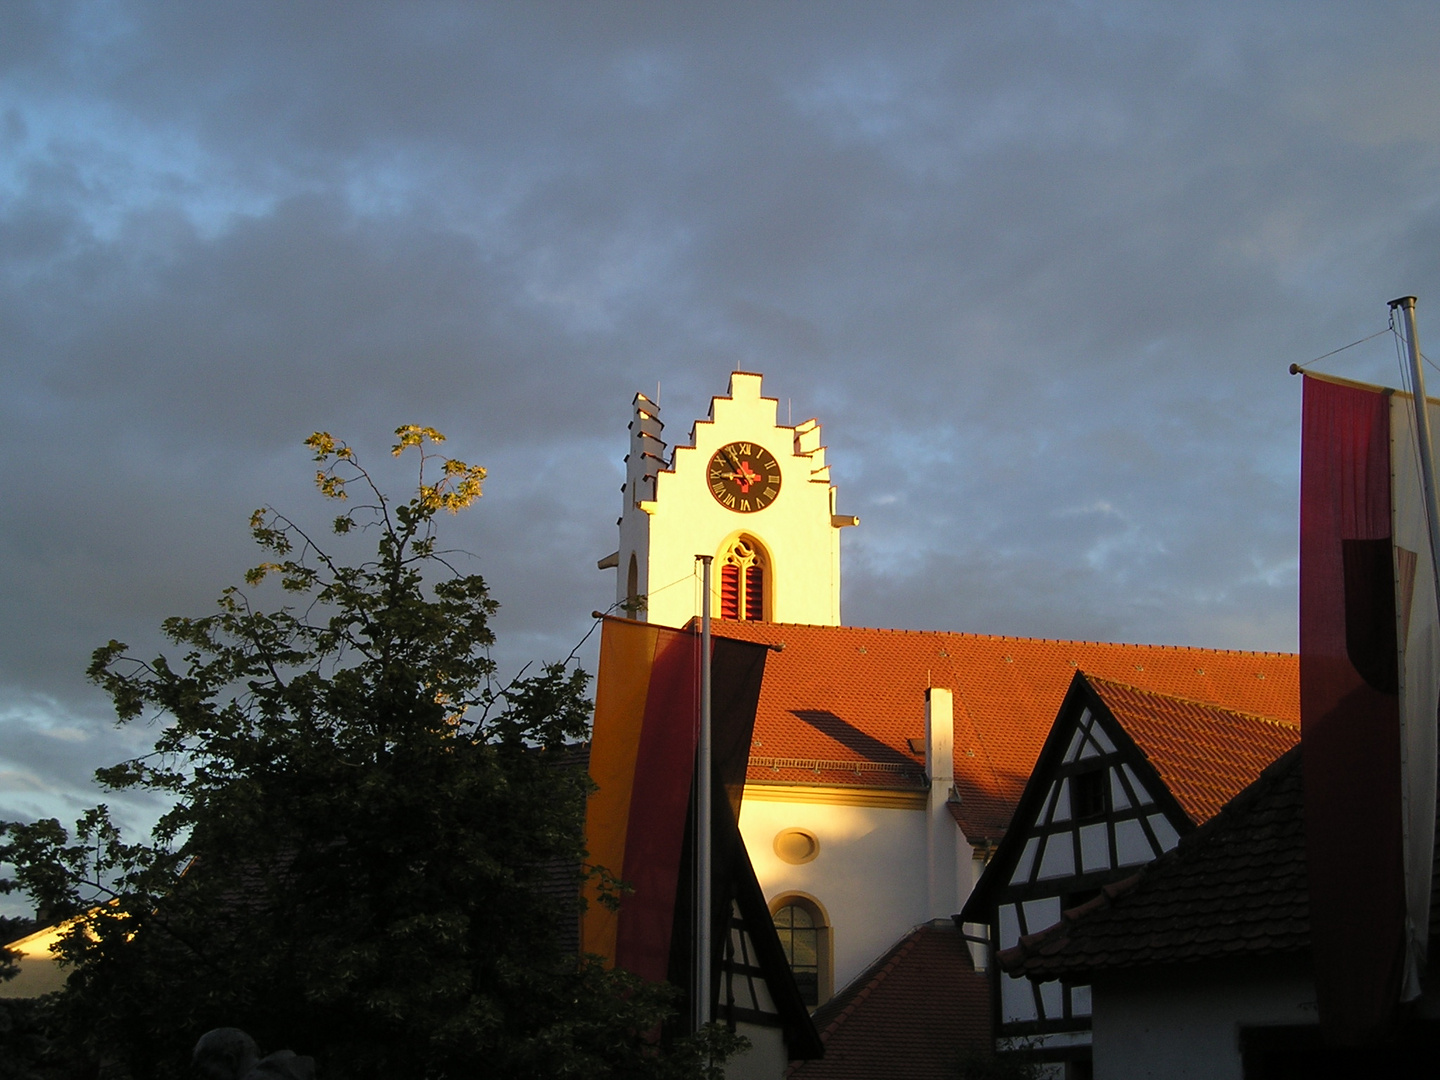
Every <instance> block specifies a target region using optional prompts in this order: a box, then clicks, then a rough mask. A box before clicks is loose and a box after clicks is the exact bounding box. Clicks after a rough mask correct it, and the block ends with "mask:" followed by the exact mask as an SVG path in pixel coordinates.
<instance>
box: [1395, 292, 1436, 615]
mask: <svg viewBox="0 0 1440 1080" xmlns="http://www.w3.org/2000/svg"><path fill="white" fill-rule="evenodd" d="M1397 307H1398V308H1400V309H1402V310H1403V311H1404V313H1405V346H1406V348H1407V350H1408V351H1409V353H1410V389H1411V390H1413V391H1414V393H1415V438H1416V441H1417V442H1418V443H1419V444H1420V483H1421V485H1422V486H1423V487H1424V496H1425V518H1426V522H1427V524H1428V525H1429V526H1430V566H1431V568H1432V570H1433V571H1434V573H1435V598H1436V603H1437V604H1440V514H1437V513H1436V502H1435V466H1434V462H1433V460H1432V457H1431V455H1432V454H1433V453H1434V450H1433V445H1434V444H1433V443H1432V441H1431V438H1430V410H1429V409H1428V408H1426V406H1425V371H1424V368H1423V366H1422V365H1421V363H1420V339H1419V338H1418V337H1417V336H1416V333H1415V297H1413V296H1402V297H1400V299H1398V300H1391V301H1390V309H1391V310H1392V311H1393V310H1394V309H1395V308H1397Z"/></svg>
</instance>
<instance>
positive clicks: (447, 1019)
mask: <svg viewBox="0 0 1440 1080" xmlns="http://www.w3.org/2000/svg"><path fill="white" fill-rule="evenodd" d="M396 435H397V437H398V439H397V442H396V444H395V446H394V447H393V452H394V454H395V455H397V456H399V455H402V454H405V453H407V452H409V451H414V452H415V454H416V455H417V456H418V485H417V488H416V490H415V493H414V494H413V495H412V496H411V497H410V498H408V500H406V501H404V502H398V501H395V500H393V499H391V498H389V497H387V496H386V495H385V494H384V493H383V492H382V491H381V489H380V487H379V486H378V485H377V482H376V481H375V480H374V479H373V477H372V475H371V474H370V473H369V472H367V471H366V469H365V468H363V467H362V466H361V464H360V463H359V461H358V459H357V457H356V455H355V453H354V451H353V450H352V449H351V448H350V447H349V446H348V445H345V444H343V443H340V442H337V441H336V440H334V439H333V438H332V437H331V436H330V435H328V434H325V433H317V434H315V435H312V436H311V437H310V438H309V439H308V440H307V445H309V446H310V447H311V449H312V450H313V451H314V454H315V458H316V460H317V461H318V462H319V463H320V465H321V468H320V470H319V471H318V472H317V474H316V481H317V484H318V486H319V488H320V491H321V492H322V493H323V494H324V495H325V496H326V497H328V498H330V499H333V500H337V501H345V500H347V499H348V498H349V496H350V495H351V494H352V493H354V494H358V495H359V496H360V497H359V498H357V499H356V500H355V501H354V503H353V504H350V507H349V508H348V509H345V510H344V512H343V513H341V514H340V515H339V516H338V517H336V518H335V519H334V522H333V525H332V529H333V532H334V534H336V537H338V538H340V539H335V540H332V541H330V542H329V543H330V545H334V546H339V547H344V546H345V545H347V544H352V543H355V542H363V541H364V540H365V538H366V537H367V536H368V537H369V539H370V540H372V541H373V542H374V554H373V556H371V557H368V558H365V559H364V560H363V561H359V562H355V563H349V562H346V561H344V560H343V559H342V558H341V557H340V556H339V555H337V554H334V553H333V551H332V550H331V549H330V547H328V546H322V545H321V544H320V543H319V542H318V541H317V540H315V539H314V538H312V537H311V536H310V535H309V534H308V533H307V532H306V531H305V530H303V529H302V528H301V526H300V525H298V524H297V523H296V522H295V521H293V520H291V519H289V518H287V517H285V516H284V515H282V514H279V513H277V512H276V511H275V510H273V509H264V510H260V511H256V513H255V515H254V516H253V518H252V519H251V531H252V533H253V535H254V538H255V540H256V542H257V543H258V544H259V545H260V546H261V547H262V548H263V549H265V551H266V553H267V554H266V559H267V561H266V562H263V563H261V564H260V565H259V566H257V567H256V568H254V569H253V570H251V571H250V572H249V573H247V574H246V575H245V583H246V584H245V586H244V587H239V588H228V589H226V590H225V591H224V593H223V594H222V596H221V597H220V601H219V607H218V610H217V611H216V612H215V613H213V614H211V615H207V616H204V617H202V618H172V619H169V620H167V621H166V622H165V623H164V633H165V636H166V638H167V639H168V640H169V641H170V642H172V643H173V644H174V645H175V646H176V647H177V648H178V650H179V656H178V658H175V659H172V658H170V657H167V656H160V657H157V658H155V659H153V660H150V661H142V660H138V659H136V658H133V657H131V656H130V655H129V654H128V653H127V651H126V647H125V646H124V645H123V644H120V643H119V642H114V641H112V642H111V643H110V644H108V645H106V646H104V647H103V648H100V649H98V650H96V652H95V655H94V658H93V662H92V664H91V666H90V669H89V675H90V677H91V679H92V680H94V681H95V682H96V683H98V684H99V685H100V686H102V687H103V688H104V689H105V690H106V691H107V692H108V693H109V695H110V697H111V698H112V699H113V701H114V703H115V708H116V711H117V714H118V716H119V720H120V722H121V723H131V722H134V721H137V720H142V719H152V720H153V719H161V720H163V721H164V726H163V727H162V728H161V730H160V734H159V737H158V739H157V740H156V742H155V746H154V750H153V752H152V753H150V754H148V755H146V756H144V757H141V758H138V759H136V760H133V761H128V762H125V763H123V764H120V765H117V766H115V767H113V768H109V769H103V770H100V772H99V774H98V778H99V780H100V782H101V783H102V785H103V786H104V787H106V788H108V789H111V790H116V791H123V790H127V789H144V790H147V791H152V792H159V793H162V794H163V795H165V796H167V797H169V798H170V799H172V800H173V806H172V808H171V809H170V810H169V811H168V812H167V813H166V814H165V815H164V816H163V817H162V818H161V819H160V822H159V824H158V826H157V827H156V828H155V830H154V833H153V835H152V837H151V838H150V840H149V841H148V842H141V843H131V842H129V841H127V840H126V838H125V837H124V836H123V835H122V834H121V832H120V830H119V829H118V828H117V827H116V825H115V824H114V822H113V821H112V820H111V817H110V815H109V813H108V812H107V810H106V808H105V807H104V806H99V807H96V808H95V809H93V810H91V811H89V812H88V813H86V814H85V815H84V817H82V818H81V820H80V821H79V822H78V823H77V825H76V828H75V830H74V833H73V835H72V834H71V833H67V831H66V830H64V829H62V828H61V826H60V825H59V823H58V822H56V821H54V820H50V821H41V822H37V823H33V824H28V825H27V824H19V823H9V824H7V825H6V826H4V829H5V831H4V834H3V837H0V859H3V860H4V861H7V862H9V863H11V864H13V865H14V866H15V867H16V872H15V877H14V879H13V880H11V881H8V882H6V883H5V884H4V888H6V889H7V891H8V890H9V889H12V888H20V889H23V890H24V891H26V892H28V893H29V894H30V895H31V897H32V898H34V899H35V900H36V902H37V903H38V904H39V905H40V906H41V907H42V909H45V910H48V911H51V912H58V913H62V914H69V915H71V916H73V917H74V919H75V922H74V924H73V926H72V928H71V930H70V932H69V933H68V934H67V935H66V937H65V939H64V944H63V950H64V956H65V957H66V959H67V960H68V961H70V962H71V963H73V964H74V965H75V967H74V972H73V974H72V975H71V976H70V979H69V982H68V985H67V989H66V990H65V992H64V993H63V994H62V995H61V996H60V998H59V1000H58V1001H57V1002H56V1003H55V1005H54V1009H55V1010H56V1011H55V1017H56V1020H55V1023H56V1024H57V1025H58V1028H59V1029H60V1030H61V1031H63V1032H65V1033H67V1036H66V1037H67V1038H68V1039H69V1040H70V1041H71V1043H72V1044H73V1046H74V1047H76V1048H78V1052H79V1053H80V1054H81V1056H82V1057H84V1058H85V1059H86V1060H87V1061H88V1062H89V1064H90V1066H91V1067H92V1068H93V1067H94V1065H96V1064H97V1063H98V1064H99V1065H101V1066H106V1065H109V1066H111V1067H116V1066H118V1067H120V1068H123V1069H128V1070H129V1072H130V1073H131V1074H132V1075H134V1076H156V1077H167V1076H179V1075H183V1074H184V1073H185V1071H186V1068H187V1064H188V1055H189V1051H190V1047H191V1046H192V1045H193V1044H194V1041H195V1038H196V1037H197V1036H198V1035H199V1034H200V1033H201V1032H203V1031H205V1030H207V1029H209V1028H211V1027H216V1026H225V1025H229V1026H237V1027H241V1028H244V1029H246V1030H248V1031H249V1032H250V1033H251V1034H252V1035H254V1036H255V1038H256V1040H257V1041H258V1042H259V1043H260V1045H261V1046H262V1047H263V1048H266V1049H275V1048H280V1047H289V1048H292V1049H294V1050H296V1051H298V1052H300V1053H306V1054H311V1055H313V1056H315V1057H316V1058H317V1059H318V1061H319V1068H320V1075H321V1076H324V1077H328V1076H335V1077H341V1076H344V1077H352V1076H353V1077H368V1076H375V1077H381V1076H384V1077H442V1076H471V1075H475V1074H477V1073H478V1074H484V1075H493V1076H499V1077H512V1076H513V1077H530V1076H542V1075H543V1076H547V1077H566V1076H577V1077H578V1076H585V1077H592V1076H636V1077H657V1078H663V1077H680V1076H698V1075H701V1074H702V1073H703V1072H704V1071H705V1070H706V1068H707V1066H706V1065H705V1062H706V1061H708V1060H713V1059H714V1057H715V1055H719V1056H721V1057H723V1053H724V1052H725V1050H726V1048H727V1046H728V1045H729V1044H727V1043H726V1040H725V1036H724V1035H723V1033H715V1032H705V1033H702V1035H701V1037H700V1038H698V1039H689V1040H680V1041H678V1042H674V1043H670V1044H667V1045H666V1046H663V1047H662V1046H660V1045H659V1044H657V1043H655V1042H654V1041H653V1039H652V1038H651V1035H652V1033H653V1032H654V1031H655V1030H657V1027H658V1025H659V1024H660V1023H661V1021H662V1020H663V1019H665V1018H666V1016H667V1015H668V1010H669V998H668V995H667V993H666V991H664V990H663V989H660V988H655V987H649V986H644V985H641V984H639V983H638V982H637V981H635V980H633V979H631V978H630V977H628V976H626V975H624V974H623V973H617V972H611V971H606V970H604V969H603V968H601V967H600V966H599V965H598V964H595V963H591V962H587V961H584V960H577V958H576V957H575V956H574V954H573V952H570V951H568V950H567V948H566V945H565V942H564V939H563V935H562V934H561V933H560V932H559V928H561V927H563V926H566V925H567V924H568V925H571V926H573V925H574V920H575V919H576V917H577V905H578V903H579V901H578V899H576V893H577V889H576V888H568V887H566V883H567V881H569V882H572V883H573V881H575V880H576V879H575V878H574V876H573V874H578V872H579V871H578V868H579V867H580V866H581V865H582V859H583V855H584V852H583V850H582V844H583V837H582V815H583V808H584V801H585V797H586V794H587V792H588V789H589V780H588V778H587V777H586V775H585V773H584V770H583V768H582V767H580V766H579V765H578V763H571V764H567V760H568V758H567V751H566V749H565V747H566V744H567V743H568V742H570V741H573V740H575V739H578V738H582V737H583V736H584V735H585V733H586V725H587V721H588V715H589V703H588V702H587V701H586V699H585V690H586V685H587V680H588V676H587V675H585V674H584V673H583V672H581V671H580V670H578V669H574V668H572V667H571V666H570V665H569V664H568V663H562V664H550V665H546V666H543V667H541V668H540V669H539V670H538V672H536V673H534V674H526V673H524V672H522V674H521V676H520V677H517V678H516V679H514V680H513V681H511V682H509V683H508V684H504V685H502V684H500V683H499V682H497V680H496V678H495V667H494V664H493V662H492V661H491V659H490V657H489V654H488V650H489V647H490V645H491V644H492V642H493V640H494V639H493V635H492V633H491V630H490V625H489V623H490V618H491V616H492V615H493V614H494V613H495V610H496V603H495V601H494V600H493V599H492V598H491V597H490V594H489V591H488V589H487V587H486V585H485V582H484V581H483V580H482V579H481V578H480V577H479V576H478V575H475V574H463V573H460V572H459V571H458V570H456V569H455V568H454V566H453V565H452V564H451V562H450V561H449V560H448V558H447V553H445V552H444V551H442V550H441V549H439V548H438V547H437V543H436V532H435V528H436V524H437V519H438V518H439V516H440V514H441V513H442V512H447V513H455V512H458V511H460V510H462V509H464V508H466V507H468V506H470V505H471V504H472V503H473V502H474V501H475V500H476V499H478V498H479V497H480V493H481V482H482V480H483V479H484V475H485V473H484V470H483V469H481V468H479V467H476V466H470V465H467V464H465V463H464V462H462V461H458V460H455V459H453V458H446V457H444V456H443V455H441V454H440V453H438V452H437V451H436V450H435V449H434V447H435V445H436V444H438V443H440V442H441V441H442V439H443V436H441V435H440V434H439V433H438V432H436V431H434V430H433V429H430V428H422V427H402V428H400V429H398V430H397V432H396ZM356 504H358V505H356ZM347 536H348V538H347ZM367 550H368V545H367ZM267 578H275V579H278V582H279V584H280V586H281V587H282V589H283V590H284V592H285V594H286V595H287V596H288V598H289V599H288V602H286V603H285V604H284V605H283V606H280V607H278V608H275V609H273V610H262V609H261V607H260V605H259V604H258V603H257V602H256V601H255V599H254V598H253V597H252V595H251V594H252V592H255V591H256V590H258V589H260V588H261V587H262V582H263V581H265V580H266V579H267ZM570 756H571V757H573V755H570ZM557 868H558V870H559V877H558V879H557ZM567 870H569V871H573V874H571V875H570V876H569V877H567V874H566V871H567ZM557 886H558V887H557Z"/></svg>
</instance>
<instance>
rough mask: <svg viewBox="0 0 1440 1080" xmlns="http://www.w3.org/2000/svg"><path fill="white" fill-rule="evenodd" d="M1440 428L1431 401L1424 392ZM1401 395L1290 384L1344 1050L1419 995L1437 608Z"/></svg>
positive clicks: (1321, 843) (1316, 931) (1321, 882)
mask: <svg viewBox="0 0 1440 1080" xmlns="http://www.w3.org/2000/svg"><path fill="white" fill-rule="evenodd" d="M1428 407H1429V408H1430V410H1431V420H1430V423H1431V426H1432V428H1436V429H1440V405H1437V404H1436V403H1434V402H1431V403H1429V406H1428ZM1413 410H1414V404H1413V400H1412V398H1411V397H1410V396H1409V395H1407V394H1403V393H1400V392H1398V391H1392V390H1387V389H1382V388H1380V387H1372V386H1363V385H1360V384H1356V383H1347V382H1341V381H1338V380H1330V379H1325V378H1321V377H1316V376H1307V377H1306V379H1305V404H1304V420H1303V435H1302V439H1301V469H1300V708H1301V725H1302V737H1303V745H1304V750H1303V754H1304V771H1305V827H1306V851H1307V861H1308V871H1309V877H1310V922H1311V933H1312V944H1313V951H1314V964H1315V979H1316V990H1317V998H1318V1004H1319V1009H1320V1020H1321V1024H1322V1026H1323V1027H1324V1029H1325V1033H1326V1036H1327V1038H1328V1039H1330V1040H1331V1041H1333V1042H1336V1043H1339V1044H1344V1045H1356V1044H1360V1043H1364V1042H1367V1041H1370V1040H1373V1039H1376V1038H1379V1037H1381V1036H1383V1034H1384V1033H1385V1031H1386V1030H1387V1029H1388V1028H1389V1027H1390V1026H1391V1024H1392V1023H1393V1021H1394V1018H1395V1015H1396V1006H1397V1004H1398V1003H1399V1002H1400V1001H1408V1000H1411V999H1413V998H1415V997H1417V996H1418V995H1419V993H1420V982H1419V979H1420V974H1421V973H1422V972H1423V970H1424V966H1425V950H1426V946H1427V935H1428V927H1429V914H1430V890H1431V880H1430V879H1431V868H1432V860H1433V855H1434V842H1435V813H1436V792H1435V787H1436V784H1435V776H1436V752H1437V739H1436V720H1437V704H1440V612H1437V610H1436V593H1435V582H1434V569H1433V566H1434V564H1433V561H1432V559H1431V555H1430V548H1429V539H1428V537H1429V532H1428V528H1427V524H1426V517H1425V504H1424V499H1423V496H1422V493H1421V485H1420V468H1419V452H1418V449H1417V445H1416V440H1415V435H1414V428H1415V424H1414V412H1413Z"/></svg>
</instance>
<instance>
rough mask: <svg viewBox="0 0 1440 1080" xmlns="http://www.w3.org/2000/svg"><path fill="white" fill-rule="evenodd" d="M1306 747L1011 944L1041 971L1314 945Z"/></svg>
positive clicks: (1064, 974)
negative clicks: (1133, 870) (1138, 865)
mask: <svg viewBox="0 0 1440 1080" xmlns="http://www.w3.org/2000/svg"><path fill="white" fill-rule="evenodd" d="M1301 764H1302V763H1301V753H1300V748H1299V747H1296V748H1294V749H1292V750H1290V751H1288V752H1286V754H1285V755H1284V756H1283V757H1281V758H1280V759H1279V760H1278V761H1276V762H1274V763H1273V764H1272V765H1271V766H1270V767H1269V768H1267V769H1266V770H1265V771H1264V772H1262V773H1261V774H1260V777H1259V779H1258V780H1256V781H1255V782H1254V783H1253V784H1251V785H1250V786H1249V787H1248V788H1246V789H1245V790H1244V791H1242V792H1241V793H1240V794H1239V795H1237V796H1236V797H1235V798H1234V799H1233V800H1231V801H1230V803H1229V804H1228V805H1227V806H1226V807H1225V808H1224V809H1223V810H1222V811H1221V812H1220V813H1219V814H1217V815H1216V816H1214V817H1213V818H1211V819H1210V820H1209V821H1208V822H1207V823H1206V824H1204V825H1202V826H1201V827H1200V828H1199V829H1196V830H1195V831H1194V832H1193V833H1191V834H1189V835H1188V836H1186V837H1184V838H1183V839H1182V840H1181V841H1180V843H1179V845H1178V846H1177V847H1176V848H1174V849H1173V850H1172V851H1169V852H1167V853H1166V854H1164V855H1162V856H1161V857H1160V858H1158V859H1156V860H1155V861H1154V862H1152V863H1150V864H1149V865H1148V866H1146V867H1145V868H1144V869H1143V870H1141V871H1140V872H1139V873H1137V874H1134V875H1132V876H1131V877H1129V878H1126V879H1125V880H1124V881H1118V882H1115V883H1113V884H1111V885H1107V886H1106V887H1105V888H1104V890H1102V892H1101V895H1100V896H1098V897H1096V898H1095V899H1093V900H1091V901H1089V902H1088V903H1085V904H1082V905H1080V906H1079V907H1077V908H1075V909H1073V910H1071V911H1067V912H1066V913H1065V915H1064V918H1062V919H1061V921H1060V922H1059V923H1057V924H1056V925H1055V926H1053V927H1050V928H1049V929H1046V930H1042V931H1040V932H1039V933H1037V934H1031V935H1029V936H1027V937H1023V938H1021V939H1020V944H1018V945H1016V946H1015V947H1014V948H1012V949H1005V950H1003V951H1002V952H1001V953H1000V954H999V956H998V959H999V962H1000V965H1001V966H1002V967H1003V968H1005V969H1006V970H1008V971H1011V972H1013V973H1014V974H1017V975H1018V974H1024V975H1029V976H1032V977H1035V978H1042V979H1053V978H1056V977H1061V978H1066V979H1080V980H1083V979H1088V978H1089V977H1091V976H1092V975H1093V973H1094V972H1095V971H1097V970H1099V969H1113V968H1124V967H1146V966H1153V965H1158V964H1176V963H1190V962H1194V961H1199V960H1211V959H1217V958H1222V957H1238V956H1252V957H1255V956H1268V955H1274V954H1280V953H1298V952H1303V951H1304V950H1306V949H1308V948H1309V947H1310V908H1309V896H1308V892H1309V890H1308V884H1307V877H1306V874H1305V825H1304V813H1303V798H1302V774H1301Z"/></svg>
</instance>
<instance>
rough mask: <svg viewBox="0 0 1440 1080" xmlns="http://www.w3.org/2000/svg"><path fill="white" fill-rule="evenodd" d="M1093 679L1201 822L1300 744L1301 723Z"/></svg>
mask: <svg viewBox="0 0 1440 1080" xmlns="http://www.w3.org/2000/svg"><path fill="white" fill-rule="evenodd" d="M1085 677H1086V680H1087V681H1088V682H1089V683H1090V686H1091V688H1092V689H1094V691H1095V693H1096V694H1097V695H1098V696H1099V697H1100V700H1102V701H1103V702H1105V705H1106V707H1107V708H1109V710H1110V713H1111V715H1113V716H1114V717H1115V719H1116V720H1118V721H1119V722H1120V726H1121V727H1123V728H1124V729H1125V732H1126V734H1128V735H1129V736H1130V737H1131V738H1132V739H1134V740H1135V744H1136V745H1137V746H1139V748H1140V749H1141V751H1142V752H1143V753H1144V754H1145V756H1146V757H1147V758H1149V759H1150V764H1152V765H1154V766H1155V771H1156V772H1158V773H1159V774H1160V779H1162V780H1164V781H1165V786H1166V787H1168V788H1169V789H1170V793H1171V794H1172V795H1174V796H1175V799H1176V801H1177V802H1179V803H1180V806H1181V808H1182V809H1183V810H1184V811H1185V813H1187V814H1188V815H1190V820H1191V821H1193V822H1195V823H1196V824H1197V825H1198V824H1200V823H1201V822H1204V821H1209V820H1210V819H1211V818H1212V817H1214V816H1215V815H1216V814H1218V813H1219V812H1220V809H1221V808H1222V807H1223V806H1224V805H1225V804H1226V803H1227V802H1229V801H1230V800H1231V799H1232V798H1234V797H1235V796H1236V795H1238V794H1239V793H1240V792H1241V791H1242V790H1244V788H1245V787H1246V786H1248V785H1249V784H1250V783H1251V782H1252V781H1253V780H1254V779H1255V777H1257V776H1259V775H1260V772H1261V770H1263V769H1264V768H1265V767H1266V766H1267V765H1269V764H1270V763H1271V762H1272V761H1274V760H1275V759H1276V758H1278V757H1279V756H1280V755H1281V754H1283V753H1284V752H1285V751H1286V750H1289V749H1290V748H1291V747H1292V746H1294V745H1295V744H1296V743H1298V742H1299V741H1300V725H1299V724H1297V723H1295V722H1293V721H1289V720H1274V719H1271V718H1269V717H1265V716H1254V715H1251V714H1248V713H1243V712H1236V711H1234V710H1231V709H1224V708H1221V707H1220V706H1218V705H1209V704H1205V703H1203V702H1198V701H1187V700H1184V699H1182V698H1177V697H1171V696H1168V695H1165V694H1157V693H1153V692H1151V691H1147V690H1139V689H1136V688H1135V687H1134V686H1127V685H1125V684H1123V683H1119V682H1114V681H1111V680H1109V679H1102V678H1099V677H1098V676H1094V675H1092V674H1091V673H1090V672H1089V671H1086V672H1085Z"/></svg>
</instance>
